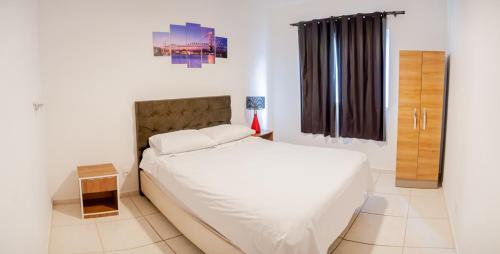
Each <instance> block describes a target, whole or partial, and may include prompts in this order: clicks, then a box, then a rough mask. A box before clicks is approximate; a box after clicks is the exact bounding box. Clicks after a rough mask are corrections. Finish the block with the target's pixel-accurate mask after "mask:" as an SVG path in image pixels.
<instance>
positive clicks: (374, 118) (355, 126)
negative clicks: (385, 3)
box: [337, 13, 385, 140]
mask: <svg viewBox="0 0 500 254" xmlns="http://www.w3.org/2000/svg"><path fill="white" fill-rule="evenodd" d="M339 22H340V24H339V25H338V27H337V43H338V44H337V45H338V47H339V52H340V55H339V58H340V66H339V74H340V78H339V79H340V82H341V83H340V87H339V89H340V91H339V93H340V108H339V114H340V116H339V119H340V136H341V137H349V138H360V139H373V140H385V125H384V80H383V79H384V45H385V42H384V30H385V15H382V13H375V14H374V15H367V16H362V15H358V16H353V17H350V18H347V17H343V18H341V20H340V21H339Z"/></svg>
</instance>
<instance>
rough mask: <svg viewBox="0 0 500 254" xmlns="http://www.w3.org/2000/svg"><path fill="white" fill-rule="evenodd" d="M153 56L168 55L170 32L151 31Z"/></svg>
mask: <svg viewBox="0 0 500 254" xmlns="http://www.w3.org/2000/svg"><path fill="white" fill-rule="evenodd" d="M153 53H154V56H170V54H171V52H170V33H168V32H153Z"/></svg>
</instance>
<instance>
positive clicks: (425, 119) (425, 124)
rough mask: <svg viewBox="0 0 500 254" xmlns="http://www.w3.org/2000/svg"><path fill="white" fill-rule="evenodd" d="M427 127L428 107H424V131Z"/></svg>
mask: <svg viewBox="0 0 500 254" xmlns="http://www.w3.org/2000/svg"><path fill="white" fill-rule="evenodd" d="M425 128H427V109H426V108H424V128H423V129H424V131H425Z"/></svg>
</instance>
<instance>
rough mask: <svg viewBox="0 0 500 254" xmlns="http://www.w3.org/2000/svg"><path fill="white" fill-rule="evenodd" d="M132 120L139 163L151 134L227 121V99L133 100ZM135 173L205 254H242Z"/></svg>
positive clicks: (141, 173)
mask: <svg viewBox="0 0 500 254" xmlns="http://www.w3.org/2000/svg"><path fill="white" fill-rule="evenodd" d="M135 121H136V137H137V159H138V162H140V161H141V158H142V152H143V151H144V150H145V149H146V148H148V147H149V142H148V139H149V137H151V136H153V135H156V134H159V133H166V132H172V131H177V130H183V129H200V128H205V127H210V126H215V125H220V124H229V123H231V98H230V96H217V97H199V98H187V99H172V100H159V101H138V102H135ZM138 164H139V163H138ZM138 172H139V174H138V175H139V192H140V194H141V195H143V196H146V197H147V198H148V199H149V200H150V201H151V202H152V203H153V204H154V205H155V206H156V207H157V208H158V209H159V210H160V211H161V213H163V215H165V216H166V217H167V218H168V220H169V221H170V222H171V223H172V224H173V225H174V226H175V227H176V228H177V229H179V231H181V232H182V233H183V234H184V235H185V236H186V237H187V238H188V239H189V240H190V241H191V242H192V243H194V244H195V245H196V246H198V248H200V249H201V250H202V251H204V252H205V253H208V254H212V253H213V254H220V253H224V254H244V252H243V251H242V250H241V249H240V248H238V247H237V246H236V245H235V244H233V243H231V242H230V241H229V240H228V239H227V238H225V237H224V236H223V235H221V234H220V233H218V232H217V231H216V230H215V229H213V228H212V227H210V226H209V225H207V224H206V223H204V222H202V221H201V220H200V219H198V218H197V217H196V216H194V215H192V214H191V213H189V212H188V211H187V210H186V209H184V208H183V207H181V206H180V205H179V202H177V201H176V200H175V198H174V197H172V196H171V194H169V193H168V192H167V191H164V190H163V189H162V188H161V187H160V185H159V184H158V183H157V182H156V180H155V179H153V178H152V177H150V176H149V175H148V174H147V173H146V172H145V171H143V170H142V169H141V168H138ZM356 216H357V213H355V215H353V218H352V219H351V222H350V223H349V226H348V227H347V228H346V229H348V228H349V227H350V225H352V223H353V222H354V219H355V218H356ZM344 233H345V232H344ZM344 233H343V234H344ZM341 240H342V238H338V239H337V240H336V241H335V242H334V243H333V244H332V245H331V246H330V248H329V250H328V253H331V252H332V251H333V250H334V249H335V248H336V247H337V246H338V244H339V243H340V241H341Z"/></svg>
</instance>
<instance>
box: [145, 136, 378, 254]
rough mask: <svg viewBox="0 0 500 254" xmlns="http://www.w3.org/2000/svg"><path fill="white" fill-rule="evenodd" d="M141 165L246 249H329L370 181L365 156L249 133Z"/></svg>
mask: <svg viewBox="0 0 500 254" xmlns="http://www.w3.org/2000/svg"><path fill="white" fill-rule="evenodd" d="M141 168H142V169H144V170H145V171H147V173H149V174H150V175H151V176H153V177H155V178H156V179H157V180H158V182H160V183H161V184H162V187H163V188H165V189H167V190H168V191H169V192H170V193H171V194H172V195H174V197H175V198H176V199H177V200H180V202H182V204H181V205H182V206H184V207H186V208H187V209H189V211H190V212H191V213H193V214H194V215H195V216H197V217H198V218H200V219H201V220H202V221H204V222H205V223H206V224H208V225H210V226H211V227H213V228H214V229H215V230H217V231H218V232H219V233H221V234H222V235H224V236H225V237H226V238H227V239H228V240H229V241H231V242H232V243H233V244H235V245H236V246H238V247H239V248H241V249H242V250H243V251H244V252H245V253H249V254H251V253H277V254H291V253H309V254H314V253H327V250H328V247H329V246H330V244H331V243H332V242H333V241H334V240H335V239H336V238H337V237H338V236H339V235H340V233H341V232H342V231H343V229H344V228H345V227H346V226H347V224H348V223H349V220H350V218H351V216H352V214H353V213H354V211H355V209H356V208H358V207H359V206H360V205H361V204H362V203H363V201H364V199H365V194H366V192H367V191H368V190H369V189H370V188H371V187H372V184H373V183H372V177H371V175H370V173H369V166H368V161H367V159H366V156H365V155H364V154H361V153H358V152H353V151H347V150H340V149H331V148H319V147H310V146H299V145H292V144H287V143H280V142H271V141H267V140H264V139H261V138H255V137H249V138H246V139H243V140H240V141H235V142H231V143H227V144H224V145H219V146H216V147H214V148H208V149H203V150H198V151H194V152H188V153H183V154H175V155H166V156H157V155H156V154H155V152H154V150H152V149H149V150H146V151H145V152H144V154H143V160H142V161H141Z"/></svg>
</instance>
